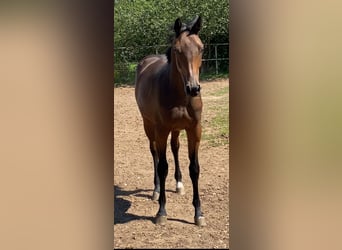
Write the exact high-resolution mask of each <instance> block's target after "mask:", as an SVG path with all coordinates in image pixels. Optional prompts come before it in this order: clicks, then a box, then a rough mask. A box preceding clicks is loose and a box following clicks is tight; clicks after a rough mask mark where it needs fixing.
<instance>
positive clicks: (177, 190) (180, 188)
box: [176, 187, 185, 195]
mask: <svg viewBox="0 0 342 250" xmlns="http://www.w3.org/2000/svg"><path fill="white" fill-rule="evenodd" d="M176 193H177V194H180V195H184V194H185V191H184V187H178V188H176Z"/></svg>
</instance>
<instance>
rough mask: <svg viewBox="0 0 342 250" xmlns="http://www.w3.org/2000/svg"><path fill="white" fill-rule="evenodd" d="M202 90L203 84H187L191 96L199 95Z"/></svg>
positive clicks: (187, 91) (187, 90)
mask: <svg viewBox="0 0 342 250" xmlns="http://www.w3.org/2000/svg"><path fill="white" fill-rule="evenodd" d="M200 91H201V85H199V84H198V85H195V86H190V84H187V85H186V93H187V94H188V95H190V96H197V95H198V94H199V93H200Z"/></svg>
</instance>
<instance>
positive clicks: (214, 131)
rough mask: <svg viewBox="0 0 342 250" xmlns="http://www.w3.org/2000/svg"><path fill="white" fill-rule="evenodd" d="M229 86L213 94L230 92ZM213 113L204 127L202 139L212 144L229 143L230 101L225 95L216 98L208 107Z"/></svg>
mask: <svg viewBox="0 0 342 250" xmlns="http://www.w3.org/2000/svg"><path fill="white" fill-rule="evenodd" d="M228 91H229V89H228V86H227V87H224V88H221V89H219V90H217V91H216V92H214V93H213V94H212V96H215V97H220V96H224V95H227V94H228ZM208 109H209V110H210V113H211V114H212V115H213V116H212V118H210V119H209V120H208V123H207V125H206V126H205V127H204V129H203V135H202V139H203V140H206V141H208V143H209V145H210V146H214V147H215V146H220V145H226V144H228V143H229V103H228V102H227V99H225V98H224V97H223V98H222V99H217V100H214V101H213V103H211V104H210V105H209V107H208Z"/></svg>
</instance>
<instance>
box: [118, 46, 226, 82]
mask: <svg viewBox="0 0 342 250" xmlns="http://www.w3.org/2000/svg"><path fill="white" fill-rule="evenodd" d="M168 47H169V45H156V46H138V47H117V48H115V49H114V83H115V84H129V85H132V84H134V77H135V69H136V66H137V64H138V62H139V61H140V60H141V59H142V58H143V57H144V56H146V55H151V54H165V53H166V50H167V48H168ZM228 47H229V44H228V43H216V44H205V45H204V53H203V59H202V70H201V75H206V74H207V75H215V74H216V75H217V74H220V73H228V69H229V49H228Z"/></svg>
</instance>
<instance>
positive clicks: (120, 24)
mask: <svg viewBox="0 0 342 250" xmlns="http://www.w3.org/2000/svg"><path fill="white" fill-rule="evenodd" d="M196 15H200V16H201V17H202V20H203V27H202V30H201V39H202V41H203V42H204V43H218V42H228V24H229V2H228V1H225V0H117V1H115V4H114V43H115V46H118V47H121V46H123V47H127V46H142V45H156V44H167V43H168V37H169V35H170V32H171V30H170V28H171V27H173V24H174V21H175V20H176V18H178V17H180V18H181V19H182V21H183V22H184V21H185V22H186V21H190V20H192V19H193V18H194V17H195V16H196Z"/></svg>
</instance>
